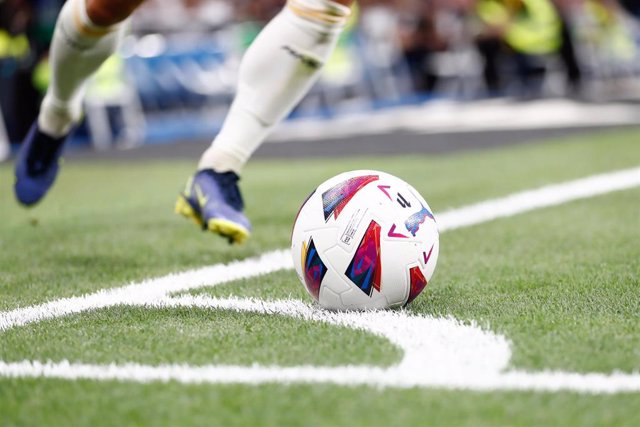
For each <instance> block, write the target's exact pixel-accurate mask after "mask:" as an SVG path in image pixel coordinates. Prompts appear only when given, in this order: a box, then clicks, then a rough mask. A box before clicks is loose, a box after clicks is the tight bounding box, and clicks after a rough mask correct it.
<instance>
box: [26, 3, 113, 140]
mask: <svg viewBox="0 0 640 427" xmlns="http://www.w3.org/2000/svg"><path fill="white" fill-rule="evenodd" d="M123 29H124V25H122V24H119V25H114V26H112V27H100V26H98V25H95V24H94V23H93V22H91V20H90V19H89V17H88V16H87V8H86V4H85V0H69V1H67V2H66V3H65V5H64V7H63V8H62V11H61V12H60V16H58V21H57V23H56V29H55V32H54V34H53V40H52V42H51V52H50V56H49V61H50V64H51V83H50V85H49V89H48V90H47V94H46V95H45V97H44V100H43V101H42V106H41V107H40V115H39V116H38V126H39V127H40V130H42V131H43V132H44V133H46V134H48V135H50V136H52V137H60V136H63V135H65V134H67V133H68V132H69V131H70V129H71V127H72V126H73V125H74V124H76V123H77V122H78V121H79V120H80V117H81V115H82V93H83V86H84V83H85V82H86V80H87V78H88V77H89V76H91V74H93V73H94V72H95V71H96V70H97V69H98V68H99V67H100V65H102V63H103V62H104V61H105V60H106V59H107V58H109V56H111V55H112V54H113V53H114V52H115V51H116V49H117V47H118V42H119V40H120V39H121V37H122V34H123V31H122V30H123Z"/></svg>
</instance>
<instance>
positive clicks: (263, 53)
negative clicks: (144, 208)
mask: <svg viewBox="0 0 640 427" xmlns="http://www.w3.org/2000/svg"><path fill="white" fill-rule="evenodd" d="M350 12H351V10H350V8H349V7H347V6H344V5H342V4H340V3H337V2H333V1H327V0H289V1H288V2H287V6H286V7H285V8H284V10H283V11H282V12H281V13H280V14H279V15H278V16H276V17H275V18H274V19H273V20H272V21H271V22H270V23H269V24H268V25H267V26H266V27H265V28H264V30H263V31H262V32H261V33H260V35H259V36H258V37H257V38H256V40H255V41H254V42H253V44H252V45H251V47H250V48H249V50H248V51H247V53H246V54H245V57H244V58H243V61H242V64H241V67H240V76H239V82H238V91H237V95H236V98H235V100H234V102H233V105H232V107H231V109H230V111H229V113H228V116H227V118H226V120H225V123H224V125H223V128H222V130H221V131H220V134H219V135H218V136H217V137H216V139H215V141H214V142H213V144H212V146H211V147H210V148H209V149H208V150H207V151H206V152H205V153H204V154H203V156H202V158H201V159H200V164H199V169H209V168H211V169H215V170H216V171H219V172H224V171H233V172H235V173H239V172H240V171H241V169H242V167H243V166H244V164H245V163H246V162H247V160H248V159H249V157H250V156H251V155H252V154H253V152H254V151H255V150H256V149H257V148H258V147H259V146H260V144H261V143H262V142H263V141H264V139H265V138H266V137H267V135H268V134H269V132H270V130H271V129H272V128H273V126H274V125H275V124H277V123H278V122H279V121H280V120H282V119H283V118H284V117H285V116H287V115H288V114H289V113H290V112H291V110H292V109H293V108H294V106H295V105H296V104H297V103H298V102H299V101H300V99H301V98H302V97H303V96H304V95H305V94H306V93H307V91H308V90H309V88H310V87H311V86H312V85H313V83H315V81H316V80H317V78H318V76H319V73H320V70H321V68H322V66H323V64H324V63H325V62H326V61H327V59H328V58H329V56H330V54H331V52H332V51H333V48H334V47H335V44H336V42H337V39H338V37H339V34H340V31H341V30H342V29H343V28H344V26H345V25H346V23H347V20H348V18H349V15H350Z"/></svg>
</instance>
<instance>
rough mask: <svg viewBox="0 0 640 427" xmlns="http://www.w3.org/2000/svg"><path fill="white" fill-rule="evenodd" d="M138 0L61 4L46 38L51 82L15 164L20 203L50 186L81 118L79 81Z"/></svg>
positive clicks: (113, 43)
mask: <svg viewBox="0 0 640 427" xmlns="http://www.w3.org/2000/svg"><path fill="white" fill-rule="evenodd" d="M143 1H144V0H69V1H67V2H66V3H65V5H64V7H63V8H62V11H61V12H60V15H59V16H58V20H57V23H56V29H55V32H54V35H53V40H52V42H51V50H50V57H49V61H50V64H51V83H50V85H49V88H48V90H47V93H46V95H45V97H44V100H43V102H42V105H41V108H40V114H39V116H38V119H37V122H36V123H34V125H33V126H32V128H31V130H30V132H29V134H28V135H27V137H26V139H25V141H24V143H23V145H22V149H21V151H20V155H19V156H18V161H17V163H16V185H15V193H16V197H17V199H18V200H19V201H20V202H21V203H22V204H24V205H27V206H29V205H33V204H35V203H37V202H38V201H39V200H40V199H41V198H42V197H43V196H44V195H45V194H46V193H47V191H48V190H49V188H50V187H51V185H53V182H54V180H55V177H56V175H57V172H58V160H59V158H60V155H61V153H62V147H63V145H64V141H65V139H66V137H67V135H68V134H69V132H70V130H71V128H72V127H73V126H74V125H75V124H76V123H77V122H78V121H79V120H80V116H81V108H82V93H83V87H84V84H85V82H86V81H87V79H88V78H89V77H90V76H91V75H92V74H93V73H94V72H95V71H96V70H97V69H98V68H99V67H100V65H101V64H102V63H103V62H104V61H105V60H106V59H107V58H108V57H109V56H111V55H112V54H113V53H114V52H115V50H116V48H117V46H118V42H119V40H120V39H121V37H122V34H123V30H124V26H123V21H124V20H126V18H127V17H128V16H129V15H131V13H133V11H134V10H135V9H136V8H137V7H138V6H139V5H140V4H141V3H142V2H143Z"/></svg>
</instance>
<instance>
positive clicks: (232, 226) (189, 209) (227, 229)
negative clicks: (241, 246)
mask: <svg viewBox="0 0 640 427" xmlns="http://www.w3.org/2000/svg"><path fill="white" fill-rule="evenodd" d="M238 180H239V178H238V175H236V174H235V173H234V172H224V173H218V172H216V171H214V170H213V169H204V170H201V171H198V172H196V174H195V175H194V176H192V177H191V178H189V181H187V185H186V187H185V189H184V191H183V192H182V193H180V195H179V196H178V201H177V202H176V213H178V214H181V215H183V216H185V217H187V218H191V219H192V220H193V221H195V223H196V224H198V225H199V226H200V227H202V229H203V230H209V231H212V232H214V233H217V234H219V235H221V236H223V237H226V238H227V239H229V243H244V242H245V241H246V240H247V238H249V235H250V234H251V223H249V220H248V219H247V217H246V216H245V215H244V214H243V213H242V209H243V208H244V202H243V201H242V196H241V195H240V190H239V188H238Z"/></svg>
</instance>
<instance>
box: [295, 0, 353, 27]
mask: <svg viewBox="0 0 640 427" xmlns="http://www.w3.org/2000/svg"><path fill="white" fill-rule="evenodd" d="M287 7H288V8H289V9H290V10H291V11H292V12H293V13H295V14H296V15H298V16H300V17H301V18H305V19H309V20H311V21H319V22H321V23H325V24H330V25H344V24H346V23H347V20H348V19H349V14H350V13H347V14H344V13H340V12H339V11H338V10H322V11H321V10H316V9H310V8H307V7H304V6H302V5H299V4H296V2H295V1H293V0H289V1H287Z"/></svg>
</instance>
